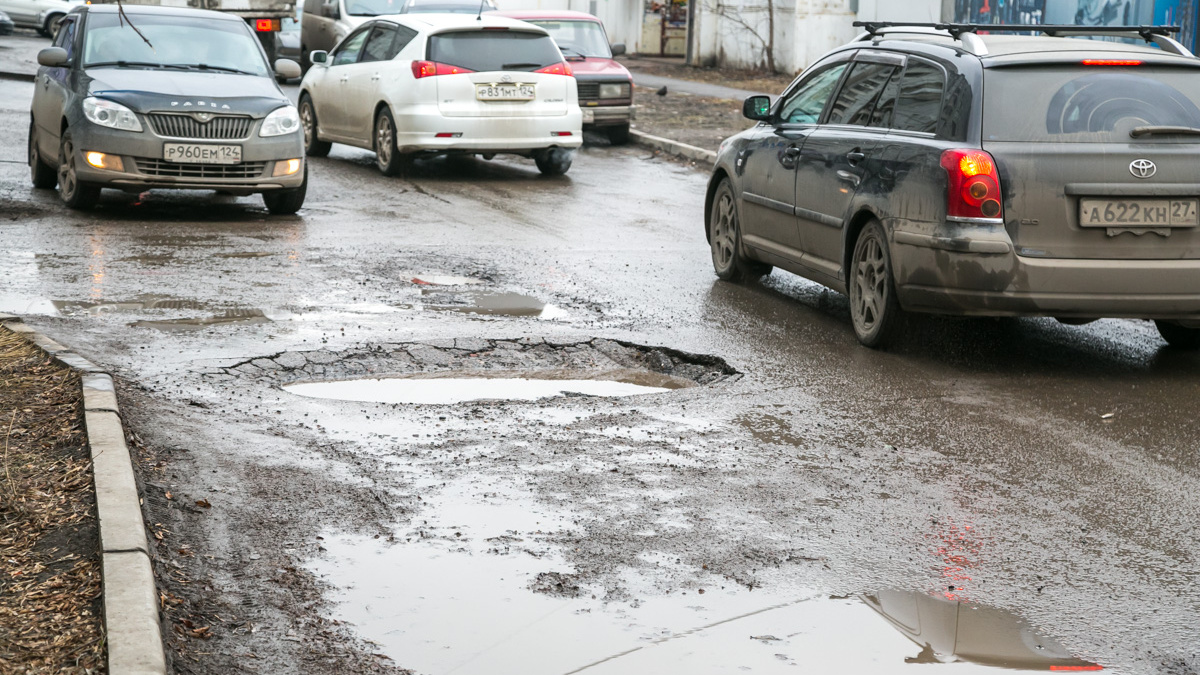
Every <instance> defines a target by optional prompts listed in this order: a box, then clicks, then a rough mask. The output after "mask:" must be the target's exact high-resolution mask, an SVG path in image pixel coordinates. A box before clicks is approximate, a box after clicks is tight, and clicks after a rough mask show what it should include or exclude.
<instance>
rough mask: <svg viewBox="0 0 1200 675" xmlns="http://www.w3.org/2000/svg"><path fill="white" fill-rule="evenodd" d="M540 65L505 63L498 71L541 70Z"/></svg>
mask: <svg viewBox="0 0 1200 675" xmlns="http://www.w3.org/2000/svg"><path fill="white" fill-rule="evenodd" d="M541 67H542V64H540V63H505V64H503V65H501V66H500V70H519V69H521V68H541Z"/></svg>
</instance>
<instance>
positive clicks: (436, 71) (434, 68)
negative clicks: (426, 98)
mask: <svg viewBox="0 0 1200 675" xmlns="http://www.w3.org/2000/svg"><path fill="white" fill-rule="evenodd" d="M473 72H475V71H473V70H471V69H469V68H463V67H461V66H449V65H446V64H444V63H435V62H433V61H413V62H412V74H413V77H415V78H417V79H418V80H419V79H421V78H422V77H433V76H434V75H462V74H463V73H473Z"/></svg>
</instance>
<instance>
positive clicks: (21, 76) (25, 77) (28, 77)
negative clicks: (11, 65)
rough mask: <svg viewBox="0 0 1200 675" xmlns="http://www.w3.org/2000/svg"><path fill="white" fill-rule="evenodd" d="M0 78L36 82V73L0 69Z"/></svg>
mask: <svg viewBox="0 0 1200 675" xmlns="http://www.w3.org/2000/svg"><path fill="white" fill-rule="evenodd" d="M0 80H17V81H18V82H36V81H37V75H35V74H34V73H10V72H6V71H0Z"/></svg>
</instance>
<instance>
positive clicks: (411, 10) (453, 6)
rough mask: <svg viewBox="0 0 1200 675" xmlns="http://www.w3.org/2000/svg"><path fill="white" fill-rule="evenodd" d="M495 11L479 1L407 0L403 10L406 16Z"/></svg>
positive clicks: (493, 7)
mask: <svg viewBox="0 0 1200 675" xmlns="http://www.w3.org/2000/svg"><path fill="white" fill-rule="evenodd" d="M493 9H496V5H495V4H493V3H491V2H488V1H487V0H481V2H472V1H471V0H467V1H466V2H438V1H437V0H434V1H433V2H422V0H409V3H408V6H407V7H406V8H405V9H404V11H405V13H407V14H477V13H478V12H479V11H480V10H483V11H485V12H486V11H489V10H493Z"/></svg>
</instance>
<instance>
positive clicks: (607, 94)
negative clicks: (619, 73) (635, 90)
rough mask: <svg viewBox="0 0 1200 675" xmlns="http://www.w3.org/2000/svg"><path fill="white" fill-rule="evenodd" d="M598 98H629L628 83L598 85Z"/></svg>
mask: <svg viewBox="0 0 1200 675" xmlns="http://www.w3.org/2000/svg"><path fill="white" fill-rule="evenodd" d="M600 98H629V83H628V82H621V83H619V84H602V85H600Z"/></svg>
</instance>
